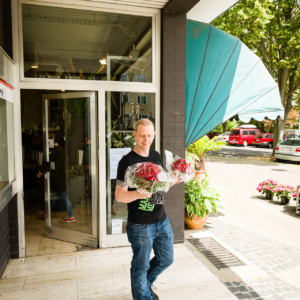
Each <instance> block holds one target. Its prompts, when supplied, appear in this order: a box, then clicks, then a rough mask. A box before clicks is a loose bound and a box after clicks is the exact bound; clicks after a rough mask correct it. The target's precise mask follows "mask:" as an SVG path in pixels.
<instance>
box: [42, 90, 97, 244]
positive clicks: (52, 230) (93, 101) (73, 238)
mask: <svg viewBox="0 0 300 300" xmlns="http://www.w3.org/2000/svg"><path fill="white" fill-rule="evenodd" d="M70 98H71V99H72V98H90V128H91V137H90V138H91V179H92V233H91V234H90V233H85V232H79V231H75V230H70V229H66V228H61V227H56V226H51V218H50V216H51V211H50V202H51V201H50V178H49V174H50V177H51V173H48V172H47V173H45V176H44V186H45V212H46V237H49V238H54V239H58V240H63V241H66V242H71V243H75V244H81V245H85V246H89V247H93V248H97V247H98V242H99V241H98V214H97V212H98V203H99V201H98V192H97V190H98V189H97V188H98V164H97V156H96V151H97V130H96V128H97V126H96V124H97V118H96V112H97V110H96V107H97V98H96V92H70V93H58V94H47V95H43V96H42V101H43V103H42V104H43V111H42V115H43V137H44V143H43V144H44V145H43V146H44V161H45V162H49V161H48V160H49V147H48V143H47V141H48V130H47V129H48V124H49V123H48V101H49V100H53V99H70Z"/></svg>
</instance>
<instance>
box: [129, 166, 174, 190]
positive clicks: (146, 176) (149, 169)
mask: <svg viewBox="0 0 300 300" xmlns="http://www.w3.org/2000/svg"><path fill="white" fill-rule="evenodd" d="M125 181H126V182H127V184H128V187H130V188H136V189H137V190H138V191H139V192H140V193H141V194H146V193H151V194H153V193H155V192H159V191H161V192H167V191H168V190H169V188H170V180H169V176H168V173H167V172H166V171H165V170H164V168H163V167H162V166H159V165H156V164H154V163H151V162H145V163H137V164H134V165H132V166H130V167H128V168H127V170H126V173H125Z"/></svg>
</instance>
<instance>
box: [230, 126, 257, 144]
mask: <svg viewBox="0 0 300 300" xmlns="http://www.w3.org/2000/svg"><path fill="white" fill-rule="evenodd" d="M243 126H245V125H243ZM260 133H261V131H260V130H259V129H257V128H246V127H243V128H237V129H231V130H230V134H229V141H228V144H229V145H232V146H234V145H243V146H244V147H246V146H248V145H251V144H252V140H253V137H254V136H255V135H257V134H260Z"/></svg>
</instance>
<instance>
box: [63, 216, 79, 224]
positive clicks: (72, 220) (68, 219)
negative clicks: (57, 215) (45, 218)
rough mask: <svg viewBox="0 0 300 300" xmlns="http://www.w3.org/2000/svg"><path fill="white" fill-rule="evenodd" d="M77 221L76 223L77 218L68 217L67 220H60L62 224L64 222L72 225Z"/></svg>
mask: <svg viewBox="0 0 300 300" xmlns="http://www.w3.org/2000/svg"><path fill="white" fill-rule="evenodd" d="M75 221H76V219H75V217H73V218H70V217H66V218H64V219H62V220H60V222H62V223H72V222H75Z"/></svg>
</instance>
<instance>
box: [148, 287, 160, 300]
mask: <svg viewBox="0 0 300 300" xmlns="http://www.w3.org/2000/svg"><path fill="white" fill-rule="evenodd" d="M153 289H154V290H156V287H155V286H154V285H152V286H150V291H151V296H152V298H153V300H159V297H158V296H157V295H156V294H155V293H154V292H153Z"/></svg>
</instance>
